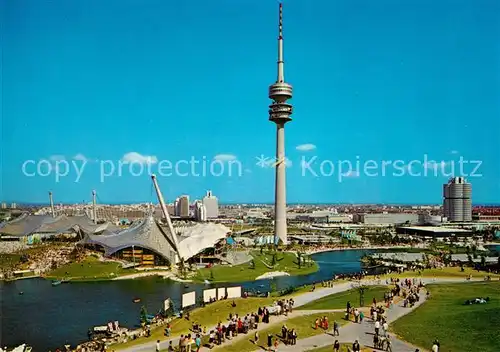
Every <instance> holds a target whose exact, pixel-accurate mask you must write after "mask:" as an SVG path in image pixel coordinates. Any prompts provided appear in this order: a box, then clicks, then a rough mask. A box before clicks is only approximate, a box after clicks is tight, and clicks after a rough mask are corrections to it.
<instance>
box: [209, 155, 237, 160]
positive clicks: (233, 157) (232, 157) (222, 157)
mask: <svg viewBox="0 0 500 352" xmlns="http://www.w3.org/2000/svg"><path fill="white" fill-rule="evenodd" d="M236 159H237V158H236V155H233V154H217V155H216V156H214V160H219V161H232V160H236Z"/></svg>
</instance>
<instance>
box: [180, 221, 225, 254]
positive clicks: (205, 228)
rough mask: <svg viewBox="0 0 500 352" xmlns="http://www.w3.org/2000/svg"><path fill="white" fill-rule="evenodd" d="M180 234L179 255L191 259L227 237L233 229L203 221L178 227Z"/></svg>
mask: <svg viewBox="0 0 500 352" xmlns="http://www.w3.org/2000/svg"><path fill="white" fill-rule="evenodd" d="M176 231H177V232H178V233H179V234H180V236H179V256H180V257H181V258H184V259H185V260H186V259H189V258H191V257H193V256H195V255H196V254H198V253H200V252H201V251H203V250H204V249H206V248H210V247H213V246H215V245H216V244H217V243H218V242H219V241H220V240H221V239H225V238H226V237H227V235H228V233H230V232H231V230H230V229H229V228H228V227H226V226H224V225H221V224H215V223H211V222H209V223H203V224H196V225H194V226H183V227H178V228H176Z"/></svg>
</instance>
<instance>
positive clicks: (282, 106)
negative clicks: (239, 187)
mask: <svg viewBox="0 0 500 352" xmlns="http://www.w3.org/2000/svg"><path fill="white" fill-rule="evenodd" d="M269 98H270V99H272V100H273V102H272V103H271V105H269V120H270V121H272V122H274V123H275V124H276V163H275V168H276V185H275V187H276V188H275V196H274V236H275V238H274V240H275V243H277V240H281V241H282V242H283V244H287V243H288V239H287V226H286V158H285V123H287V122H288V121H291V120H292V119H291V118H290V115H291V114H292V105H290V104H288V103H287V102H286V101H287V100H288V99H291V98H292V86H291V85H290V84H288V83H285V62H284V61H283V4H281V3H280V4H279V35H278V79H277V80H276V83H273V84H272V85H270V86H269Z"/></svg>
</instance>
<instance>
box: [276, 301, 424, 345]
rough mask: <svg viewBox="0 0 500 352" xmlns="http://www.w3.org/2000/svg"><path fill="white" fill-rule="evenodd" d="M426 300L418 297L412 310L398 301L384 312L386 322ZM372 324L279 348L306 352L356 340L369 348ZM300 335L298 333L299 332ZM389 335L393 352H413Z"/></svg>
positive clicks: (344, 327)
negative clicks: (336, 334) (335, 342)
mask: <svg viewBox="0 0 500 352" xmlns="http://www.w3.org/2000/svg"><path fill="white" fill-rule="evenodd" d="M425 300H426V296H425V294H421V295H420V301H419V302H417V303H416V304H415V306H414V307H413V308H404V307H403V303H402V302H401V301H400V302H399V303H397V304H395V305H394V306H393V307H392V308H391V309H388V310H387V311H386V316H387V321H388V323H389V324H390V323H391V322H394V321H395V320H397V319H399V318H401V317H402V316H403V315H406V314H408V313H409V312H411V311H412V310H413V309H415V308H417V307H418V306H420V305H421V304H422V303H424V302H425ZM374 329H375V327H374V322H373V321H372V320H371V319H370V318H368V319H365V320H364V321H363V323H361V324H357V323H349V324H348V325H345V326H342V327H340V329H339V332H340V336H335V337H334V336H332V335H331V334H330V333H325V334H322V335H316V336H312V337H308V338H305V339H302V340H300V339H299V340H298V341H297V344H296V345H294V346H284V345H282V346H280V348H279V350H280V352H281V351H308V350H312V349H315V348H319V347H325V346H332V345H333V342H334V341H335V340H337V339H338V340H339V342H341V343H342V342H344V343H350V344H352V343H353V342H354V341H355V340H358V341H359V343H360V344H361V345H362V346H367V347H371V346H373V333H374ZM299 334H300V332H299ZM390 335H391V347H392V350H393V351H394V352H414V351H415V349H416V347H415V346H412V345H411V344H409V343H407V342H405V341H402V340H399V339H397V338H396V337H395V336H394V334H390ZM421 350H422V349H421Z"/></svg>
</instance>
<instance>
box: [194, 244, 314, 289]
mask: <svg viewBox="0 0 500 352" xmlns="http://www.w3.org/2000/svg"><path fill="white" fill-rule="evenodd" d="M250 255H251V256H252V257H253V265H252V263H251V262H249V263H245V264H240V265H234V266H230V265H216V266H214V267H212V268H203V269H199V270H198V271H197V273H196V275H195V276H194V277H193V278H192V279H193V280H194V281H198V282H203V281H204V280H210V281H212V282H242V281H252V280H255V279H256V278H257V277H259V276H261V275H263V274H265V273H268V272H271V271H284V272H287V273H288V274H290V275H306V274H311V273H314V272H316V271H318V269H319V266H318V264H317V263H316V262H314V261H312V260H311V263H310V264H302V265H301V266H300V267H299V265H298V258H297V256H296V255H295V253H289V252H277V253H276V259H275V263H274V265H273V255H274V252H267V251H264V252H263V253H262V254H261V253H260V251H252V252H250ZM264 263H265V264H264ZM266 264H267V265H266ZM270 267H272V268H270Z"/></svg>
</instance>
